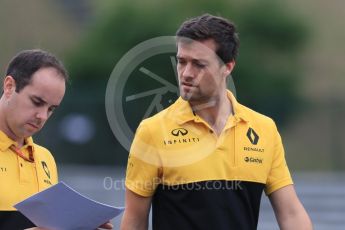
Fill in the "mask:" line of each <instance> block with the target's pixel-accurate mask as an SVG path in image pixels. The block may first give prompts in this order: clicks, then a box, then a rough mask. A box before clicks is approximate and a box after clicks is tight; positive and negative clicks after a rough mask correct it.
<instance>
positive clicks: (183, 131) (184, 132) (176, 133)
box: [171, 128, 188, 137]
mask: <svg viewBox="0 0 345 230" xmlns="http://www.w3.org/2000/svg"><path fill="white" fill-rule="evenodd" d="M171 134H172V135H174V136H175V137H178V136H180V135H181V136H185V135H187V134H188V130H187V129H184V128H177V129H173V130H172V131H171Z"/></svg>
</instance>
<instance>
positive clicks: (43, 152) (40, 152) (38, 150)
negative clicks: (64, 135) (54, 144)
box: [34, 143, 55, 164]
mask: <svg viewBox="0 0 345 230" xmlns="http://www.w3.org/2000/svg"><path fill="white" fill-rule="evenodd" d="M34 151H35V155H36V156H38V157H39V158H40V159H42V160H43V159H45V160H46V161H49V162H52V163H54V164H55V159H54V157H53V155H52V154H51V152H50V151H49V150H48V149H47V148H45V147H43V146H41V145H38V144H36V143H34Z"/></svg>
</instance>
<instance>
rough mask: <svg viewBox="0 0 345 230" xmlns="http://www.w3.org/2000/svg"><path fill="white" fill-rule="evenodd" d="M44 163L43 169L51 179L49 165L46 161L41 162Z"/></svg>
mask: <svg viewBox="0 0 345 230" xmlns="http://www.w3.org/2000/svg"><path fill="white" fill-rule="evenodd" d="M41 163H42V167H43V170H44V172H45V173H46V174H47V176H48V178H49V179H50V171H49V169H48V165H47V163H46V162H45V161H41Z"/></svg>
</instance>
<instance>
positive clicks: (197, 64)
mask: <svg viewBox="0 0 345 230" xmlns="http://www.w3.org/2000/svg"><path fill="white" fill-rule="evenodd" d="M195 65H196V67H198V68H200V69H203V68H205V67H206V65H205V64H201V63H195Z"/></svg>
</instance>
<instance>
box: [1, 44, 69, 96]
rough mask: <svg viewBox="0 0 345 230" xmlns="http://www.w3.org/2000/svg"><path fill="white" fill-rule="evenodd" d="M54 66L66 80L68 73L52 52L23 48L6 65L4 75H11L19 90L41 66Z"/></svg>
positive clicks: (17, 90)
mask: <svg viewBox="0 0 345 230" xmlns="http://www.w3.org/2000/svg"><path fill="white" fill-rule="evenodd" d="M48 67H52V68H55V69H56V70H57V71H58V73H59V74H60V75H61V76H62V77H63V78H64V80H65V82H67V81H68V73H67V71H66V69H65V67H64V66H63V64H62V62H61V61H60V60H58V59H57V58H56V57H55V56H54V55H53V54H51V53H49V52H47V51H43V50H39V49H34V50H24V51H21V52H19V53H18V54H17V55H16V56H15V57H14V58H13V59H12V60H11V62H10V64H9V65H8V68H7V71H6V76H12V77H13V79H14V80H15V82H16V92H17V93H18V92H20V91H21V90H22V89H23V88H24V87H25V86H26V85H28V84H29V83H30V81H31V78H32V75H33V74H34V73H35V72H37V71H38V70H40V69H41V68H48Z"/></svg>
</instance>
